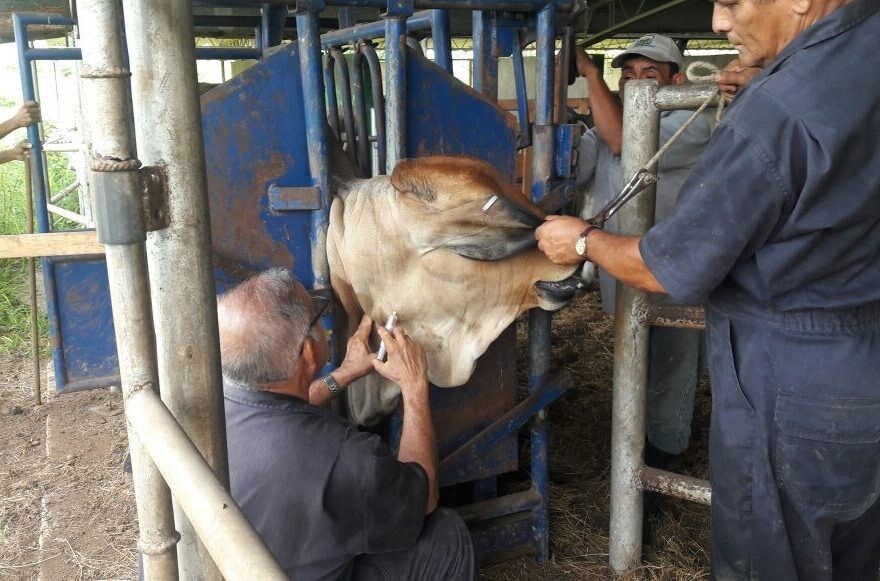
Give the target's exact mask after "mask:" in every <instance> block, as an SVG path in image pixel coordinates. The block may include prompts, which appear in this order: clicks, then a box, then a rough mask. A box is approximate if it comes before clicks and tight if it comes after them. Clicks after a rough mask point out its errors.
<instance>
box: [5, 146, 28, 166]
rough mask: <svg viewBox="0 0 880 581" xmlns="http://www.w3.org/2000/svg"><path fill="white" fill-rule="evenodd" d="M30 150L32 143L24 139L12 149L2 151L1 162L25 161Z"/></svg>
mask: <svg viewBox="0 0 880 581" xmlns="http://www.w3.org/2000/svg"><path fill="white" fill-rule="evenodd" d="M30 150H31V144H30V143H28V142H27V141H22V142H21V143H19V144H17V145H16V146H15V147H13V148H12V149H7V150H5V151H0V164H2V163H6V162H8V161H25V160H26V159H27V158H28V155H29V154H30Z"/></svg>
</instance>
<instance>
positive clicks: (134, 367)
mask: <svg viewBox="0 0 880 581" xmlns="http://www.w3.org/2000/svg"><path fill="white" fill-rule="evenodd" d="M79 11H80V12H79V16H80V18H79V20H80V26H79V28H80V32H81V33H82V51H83V73H85V74H84V75H83V80H84V81H85V82H84V83H83V84H84V87H83V88H84V90H85V91H86V92H87V95H88V99H89V102H90V104H91V106H90V107H89V108H88V111H89V112H90V114H91V116H92V119H91V120H90V121H91V126H92V138H93V147H94V152H95V157H96V158H98V159H101V158H105V159H106V158H109V159H118V160H133V159H135V158H136V155H135V147H134V135H133V134H132V131H131V125H130V124H129V123H128V120H129V119H130V118H131V110H130V107H129V102H130V101H129V88H128V83H127V81H128V79H127V78H126V75H125V70H124V67H125V61H124V58H123V52H122V38H121V34H120V33H121V31H120V29H119V23H120V22H121V16H122V10H121V6H120V5H119V2H118V0H84V1H83V2H81V3H80V5H79ZM99 112H100V113H99ZM129 219H134V220H142V217H141V216H130V217H129ZM101 234H102V232H101V228H100V225H99V229H98V236H99V237H100V236H101ZM145 241H146V237H144V239H143V240H142V241H140V242H139V243H137V244H128V245H109V244H108V245H107V246H105V258H106V261H107V278H108V281H109V286H110V299H111V305H112V308H113V313H114V319H115V332H116V342H117V345H118V348H117V352H118V357H119V373H120V379H121V385H122V390H123V393H124V394H125V396H126V399H128V396H129V395H130V394H132V393H133V392H135V391H137V390H138V389H146V390H149V391H151V392H152V393H154V394H155V392H154V390H155V389H156V388H157V386H158V369H157V366H156V347H155V343H154V341H153V325H152V312H151V310H150V294H149V292H150V291H149V285H148V284H147V269H146V252H145V249H144V242H145ZM125 412H126V417H127V418H130V417H132V415H134V414H133V410H132V409H131V408H130V406H129V405H128V403H126V405H125ZM126 428H127V430H128V440H129V450H130V454H131V467H132V478H133V480H134V489H135V502H136V506H137V514H138V528H139V531H140V539H139V541H138V547H139V550H140V551H141V554H142V558H143V561H142V562H143V573H144V578H145V579H147V580H148V581H150V580H152V579H176V578H177V574H178V571H177V551H176V547H175V545H176V544H177V540H178V538H179V536H178V534H177V531H175V530H174V513H173V510H172V506H171V493H170V491H169V490H168V487H167V486H166V484H165V481H164V480H163V479H162V476H161V474H160V473H159V471H158V469H157V468H156V465H155V464H154V463H153V461H152V459H151V458H150V456H149V454H148V453H147V452H146V450H145V448H144V447H143V445H142V442H143V441H144V440H147V439H149V436H148V435H147V434H146V433H145V434H144V440H142V439H141V438H139V437H138V435H137V433H135V432H134V430H132V427H131V424H130V423H129V422H126Z"/></svg>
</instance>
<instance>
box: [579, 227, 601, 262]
mask: <svg viewBox="0 0 880 581" xmlns="http://www.w3.org/2000/svg"><path fill="white" fill-rule="evenodd" d="M598 228H599V227H598V226H596V225H595V224H587V227H586V228H584V231H583V232H581V233H580V234H578V237H577V240H576V241H575V243H574V251H575V252H577V255H578V256H580V257H581V258H584V259H585V258H586V257H587V235H589V233H590V232H592V231H593V230H598Z"/></svg>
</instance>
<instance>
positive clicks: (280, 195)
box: [269, 184, 321, 212]
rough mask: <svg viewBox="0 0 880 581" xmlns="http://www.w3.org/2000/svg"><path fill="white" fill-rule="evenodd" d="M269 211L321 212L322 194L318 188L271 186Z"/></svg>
mask: <svg viewBox="0 0 880 581" xmlns="http://www.w3.org/2000/svg"><path fill="white" fill-rule="evenodd" d="M269 209H270V210H272V211H273V212H298V211H301V210H320V209H321V193H320V192H319V191H318V188H316V187H308V186H306V187H299V188H291V187H286V188H285V187H282V186H278V185H275V184H272V185H271V186H269Z"/></svg>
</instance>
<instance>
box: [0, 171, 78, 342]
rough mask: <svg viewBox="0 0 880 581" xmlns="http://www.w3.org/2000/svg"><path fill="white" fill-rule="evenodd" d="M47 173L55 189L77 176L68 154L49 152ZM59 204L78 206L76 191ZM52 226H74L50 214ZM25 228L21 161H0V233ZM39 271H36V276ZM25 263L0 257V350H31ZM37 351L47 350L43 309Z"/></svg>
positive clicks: (67, 228)
mask: <svg viewBox="0 0 880 581" xmlns="http://www.w3.org/2000/svg"><path fill="white" fill-rule="evenodd" d="M47 165H48V173H49V182H50V187H51V191H58V190H60V189H61V188H62V187H64V186H65V185H67V184H69V183H71V182H72V181H73V180H74V179H76V174H75V172H74V171H73V170H71V169H69V168H68V160H67V156H65V155H63V154H49V155H48V164H47ZM59 205H60V206H62V207H64V208H67V209H69V210H77V199H76V196H75V195H71V196H68V198H67V199H65V200H63V201H62V202H61V203H60V204H59ZM53 228H54V229H55V230H71V229H74V228H76V224H73V223H71V222H69V221H67V220H64V219H59V218H57V217H54V218H53ZM25 232H27V222H26V214H25V192H24V164H22V163H21V162H10V163H5V164H2V165H0V234H22V233H25ZM41 276H42V275H41V273H40V272H39V263H38V270H37V277H38V278H40V277H41ZM27 297H28V291H27V263H26V261H25V260H8V259H7V260H0V353H11V354H19V355H27V354H30V352H31V339H30V337H31V331H30V328H31V323H30V308H29V306H28V298H27ZM37 320H38V325H39V329H40V345H41V347H40V351H41V352H45V353H47V352H48V348H49V337H48V328H49V325H48V321H47V319H46V316H45V314H43V313H42V312H41V313H40V314H39V316H38V319H37Z"/></svg>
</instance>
